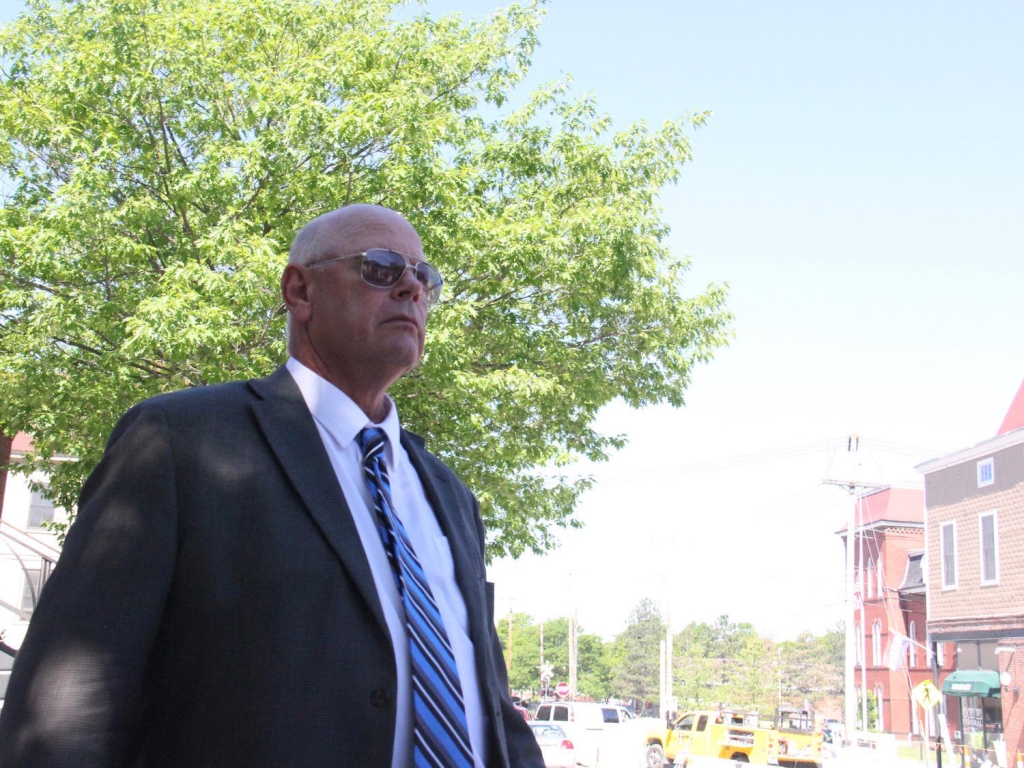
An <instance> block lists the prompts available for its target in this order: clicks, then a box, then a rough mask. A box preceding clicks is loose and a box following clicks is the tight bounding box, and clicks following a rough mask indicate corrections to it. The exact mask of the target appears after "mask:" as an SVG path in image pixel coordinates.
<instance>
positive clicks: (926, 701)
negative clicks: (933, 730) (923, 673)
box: [914, 680, 942, 709]
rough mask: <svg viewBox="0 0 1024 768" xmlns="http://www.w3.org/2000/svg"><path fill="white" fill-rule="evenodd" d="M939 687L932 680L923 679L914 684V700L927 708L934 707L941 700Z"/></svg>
mask: <svg viewBox="0 0 1024 768" xmlns="http://www.w3.org/2000/svg"><path fill="white" fill-rule="evenodd" d="M941 698H942V697H941V696H940V695H939V689H938V688H936V687H935V683H933V682H932V681H931V680H922V681H921V682H920V683H918V684H917V685H915V686H914V701H916V702H917V703H918V704H920V705H921V706H922V707H924V708H925V709H932V708H934V707H935V706H936V705H937V704H938V703H939V701H940V700H941Z"/></svg>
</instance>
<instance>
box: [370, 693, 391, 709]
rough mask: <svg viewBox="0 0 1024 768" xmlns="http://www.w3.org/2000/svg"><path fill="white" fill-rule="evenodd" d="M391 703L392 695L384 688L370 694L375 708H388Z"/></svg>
mask: <svg viewBox="0 0 1024 768" xmlns="http://www.w3.org/2000/svg"><path fill="white" fill-rule="evenodd" d="M390 701H391V694H390V693H388V692H387V691H385V690H384V689H383V688H378V689H377V690H376V691H373V692H372V693H371V694H370V703H371V704H373V706H375V707H386V706H387V705H388V702H390Z"/></svg>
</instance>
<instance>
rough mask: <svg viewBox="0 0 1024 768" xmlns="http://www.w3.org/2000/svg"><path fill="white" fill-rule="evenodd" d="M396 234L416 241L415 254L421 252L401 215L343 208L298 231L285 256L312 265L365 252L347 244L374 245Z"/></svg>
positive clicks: (372, 208)
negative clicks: (366, 243)
mask: <svg viewBox="0 0 1024 768" xmlns="http://www.w3.org/2000/svg"><path fill="white" fill-rule="evenodd" d="M395 232H401V233H402V234H403V235H404V236H406V237H409V238H411V239H413V240H415V242H416V243H417V250H422V245H420V236H419V235H418V234H417V232H416V230H415V229H414V228H413V226H412V224H410V223H409V222H408V221H406V220H405V217H404V216H402V215H401V214H400V213H397V212H395V211H392V210H391V209H390V208H383V207H381V206H379V205H369V204H366V203H359V204H357V205H346V206H345V207H344V208H338V209H336V210H333V211H328V212H327V213H324V214H321V215H320V216H317V217H316V218H315V219H313V220H312V221H311V222H309V224H307V225H306V226H304V227H303V228H302V229H300V230H299V231H298V232H297V233H296V235H295V239H294V240H293V241H292V247H291V249H290V250H289V252H288V263H289V264H315V263H316V262H318V261H322V260H323V259H328V258H331V257H333V256H347V255H348V254H349V253H357V252H358V251H360V250H364V248H363V247H359V248H356V249H355V250H352V248H354V246H350V245H349V243H357V242H358V243H364V242H375V240H376V239H378V238H379V237H382V236H384V235H389V236H390V235H393V234H394V233H395ZM406 255H411V254H406Z"/></svg>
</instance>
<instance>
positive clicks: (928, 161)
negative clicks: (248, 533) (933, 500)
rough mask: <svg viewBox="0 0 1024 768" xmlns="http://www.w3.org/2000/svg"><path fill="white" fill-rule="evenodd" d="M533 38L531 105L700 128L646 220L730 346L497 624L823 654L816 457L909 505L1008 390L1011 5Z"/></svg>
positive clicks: (610, 415) (586, 5)
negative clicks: (725, 326)
mask: <svg viewBox="0 0 1024 768" xmlns="http://www.w3.org/2000/svg"><path fill="white" fill-rule="evenodd" d="M19 7H20V4H19V3H12V2H10V0H0V20H5V19H9V18H11V17H12V16H13V15H14V13H15V12H16V9H17V8H19ZM425 7H426V10H427V11H429V12H430V13H432V14H435V15H439V14H444V13H449V12H455V11H458V12H462V13H463V14H464V15H467V16H480V15H484V14H486V13H487V12H489V11H490V10H492V9H493V8H495V7H498V4H497V3H493V2H482V1H479V0H428V2H427V3H426V5H425ZM540 40H541V48H540V49H539V51H538V52H537V54H536V55H535V56H534V66H533V70H532V75H531V78H530V82H529V83H528V84H527V87H529V85H531V84H532V85H535V84H537V83H540V82H547V81H550V80H553V79H556V78H559V77H561V76H562V75H565V74H571V75H572V76H573V79H574V85H573V92H574V93H577V94H583V93H588V92H589V93H592V94H593V95H594V96H595V98H596V99H597V102H598V104H599V106H600V107H601V109H602V111H604V112H606V113H607V114H609V115H610V116H611V117H612V118H613V120H614V123H615V125H616V126H617V127H619V128H625V127H626V126H627V125H628V124H629V123H631V122H633V121H636V120H645V121H647V122H648V123H649V124H652V125H656V124H659V123H661V122H662V121H664V120H666V119H669V118H674V117H677V116H679V115H681V114H684V113H691V112H694V111H698V110H704V109H710V110H711V111H712V112H713V115H712V117H711V119H710V121H709V122H708V124H707V126H706V127H705V128H703V129H701V130H700V131H699V132H697V133H695V134H694V136H693V151H694V160H693V162H692V163H691V164H690V165H688V166H687V167H686V169H685V170H684V172H683V177H682V180H681V183H680V184H679V185H678V186H676V187H673V188H670V189H668V190H666V191H665V193H664V195H663V198H662V203H663V205H664V209H665V218H666V220H667V221H668V222H669V223H670V224H671V226H672V235H671V240H670V243H671V246H672V248H673V250H674V251H675V252H677V253H680V254H688V255H690V256H691V257H692V259H693V271H692V273H691V280H690V282H689V284H688V286H687V287H686V288H685V289H684V291H685V290H690V291H697V290H699V289H700V288H701V287H702V286H703V285H706V284H707V283H709V282H712V281H714V282H728V283H729V285H730V299H729V303H730V306H731V308H732V310H733V311H734V312H735V314H736V318H737V319H736V324H735V331H736V339H735V340H734V342H733V343H732V345H731V346H730V347H729V348H728V349H726V350H723V351H722V352H721V353H720V354H719V356H718V358H717V359H716V360H715V361H714V362H712V363H711V364H710V365H708V366H705V367H704V368H702V369H700V370H698V371H697V372H696V374H695V376H694V382H693V386H692V387H691V389H690V392H689V395H688V398H687V400H688V405H687V407H686V408H685V409H683V410H681V411H672V410H670V409H665V408H652V409H649V410H648V411H645V412H643V413H640V414H636V413H629V412H626V411H625V410H624V409H621V408H618V407H612V408H609V409H608V411H607V412H606V413H605V414H603V416H602V419H601V427H602V428H603V429H605V430H607V431H614V432H621V433H626V434H627V435H628V436H629V438H630V445H629V447H628V448H627V449H625V450H624V451H623V452H622V453H621V454H619V455H618V456H616V457H615V458H614V459H613V460H612V461H611V462H610V463H608V464H607V465H605V466H603V467H600V468H598V469H597V470H596V477H597V479H598V485H597V487H596V489H595V491H594V492H592V493H590V494H589V495H588V496H586V497H585V498H584V499H583V501H582V504H581V506H580V516H581V519H582V520H583V521H584V523H585V526H586V527H585V528H584V530H582V531H572V532H567V533H566V535H565V536H564V537H563V546H562V548H561V549H560V550H559V551H557V552H555V553H553V554H551V555H549V556H547V557H545V558H532V557H530V558H525V559H523V560H521V561H519V562H517V563H498V564H496V565H495V566H494V567H492V569H491V576H492V578H493V579H494V580H495V581H496V582H497V611H498V613H499V614H504V613H507V612H508V610H509V607H510V606H511V607H512V608H513V609H514V610H516V611H524V612H527V613H531V614H532V615H534V616H535V617H537V618H549V617H554V616H557V615H565V614H566V613H568V612H569V611H570V610H572V609H575V610H577V611H578V615H579V619H580V622H581V624H582V625H583V628H584V629H585V630H587V631H594V632H598V633H599V634H602V635H605V636H610V635H612V634H614V633H616V632H618V631H620V630H621V628H622V626H623V625H624V623H625V620H626V616H627V614H628V612H629V610H630V609H631V608H632V606H633V605H634V604H635V603H636V601H637V600H639V599H640V598H642V597H647V596H649V597H653V598H655V599H657V600H658V601H659V602H660V603H661V604H662V605H663V607H664V608H665V609H667V610H670V611H671V615H672V621H673V623H674V624H682V623H685V622H688V621H690V620H692V619H696V620H707V621H710V620H713V619H714V618H715V617H716V616H717V615H719V614H721V613H728V614H730V616H731V617H732V618H733V619H734V620H744V621H752V622H754V623H755V624H756V625H757V626H758V628H759V629H761V630H763V631H766V632H770V633H772V634H773V635H774V636H775V637H776V638H777V639H781V638H785V637H790V636H793V635H795V634H796V633H797V632H798V631H800V630H801V629H804V628H808V629H812V630H815V631H820V630H822V629H824V628H825V627H827V626H830V625H831V624H832V623H834V621H835V620H837V619H839V618H841V617H842V615H843V610H842V602H841V601H842V592H841V590H842V549H841V547H840V544H839V541H838V539H837V537H836V536H835V535H834V531H835V530H836V529H837V528H838V527H839V526H840V525H842V524H843V522H844V520H845V516H846V514H847V510H848V508H849V504H848V501H847V499H846V498H845V496H844V495H843V494H842V492H840V491H838V490H835V489H834V488H831V487H828V486H822V485H821V479H822V477H823V476H825V475H826V474H827V473H828V471H829V465H830V460H831V458H832V452H833V451H834V450H835V449H836V448H837V446H838V445H839V443H838V442H837V439H838V438H840V437H842V436H843V435H845V434H847V433H848V432H851V431H856V432H858V433H859V434H860V435H862V437H863V438H864V441H865V443H864V445H865V447H867V446H870V448H869V449H868V451H867V456H866V461H867V463H868V465H869V466H870V467H871V468H872V471H873V473H874V476H875V477H874V479H876V480H877V481H880V482H890V483H894V484H904V485H905V484H908V483H914V482H917V483H919V482H920V478H919V476H918V475H917V473H916V472H915V471H914V469H913V467H914V465H915V464H917V463H920V462H921V461H923V460H924V459H926V458H931V457H933V456H937V455H941V454H942V453H944V452H949V451H953V450H956V449H958V448H961V447H964V446H966V445H970V444H973V443H975V442H978V441H980V440H983V439H985V438H988V437H991V436H993V435H994V434H995V431H996V429H997V427H998V426H999V423H1000V421H1001V420H1002V417H1003V414H1004V412H1005V411H1006V409H1007V408H1008V407H1009V404H1010V401H1011V399H1012V398H1013V395H1014V393H1015V392H1016V391H1017V388H1018V386H1019V385H1020V383H1021V380H1022V378H1024V354H1022V353H1024V334H1022V328H1024V311H1022V309H1021V297H1022V296H1024V258H1022V257H1024V253H1022V251H1024V147H1022V141H1024V86H1022V85H1021V81H1020V75H1021V72H1024V43H1022V41H1024V3H1021V2H981V3H973V4H968V3H953V2H937V1H933V0H929V1H928V2H901V3H891V2H873V1H867V2H858V3H837V2H818V1H817V0H815V1H813V2H812V1H811V0H807V1H806V2H802V3H795V2H770V3H766V2H752V1H745V2H744V1H740V0H729V1H728V2H726V1H725V0H722V1H721V2H705V1H701V2H688V1H686V0H664V1H655V0H634V2H632V3H629V4H628V6H627V5H626V4H623V3H613V2H607V1H606V0H554V1H553V2H551V3H550V4H549V6H548V13H547V20H546V22H545V24H544V26H543V27H542V29H541V32H540ZM830 441H831V442H830ZM793 446H811V447H809V448H806V449H802V450H799V451H793V452H790V454H786V453H785V452H784V451H782V449H787V448H791V447H793ZM740 455H743V456H747V455H752V456H753V457H754V458H752V459H750V460H749V461H745V462H738V461H735V460H732V459H731V457H735V456H740ZM890 576H891V578H892V579H893V580H894V581H895V582H896V583H898V581H899V579H900V577H901V576H902V574H891V575H890ZM783 597H784V598H785V599H782V598H783ZM774 598H779V599H774ZM794 598H798V599H794ZM779 606H782V607H781V608H780V607H779Z"/></svg>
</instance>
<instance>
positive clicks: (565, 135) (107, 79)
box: [0, 0, 730, 556]
mask: <svg viewBox="0 0 1024 768" xmlns="http://www.w3.org/2000/svg"><path fill="white" fill-rule="evenodd" d="M26 5H27V8H28V11H27V13H26V14H25V15H24V16H22V17H21V18H20V19H18V20H17V21H15V22H14V23H12V24H10V25H9V26H7V27H6V28H4V29H2V30H0V180H2V183H0V187H2V188H3V192H2V195H3V196H2V199H0V383H2V384H3V386H2V387H0V391H2V392H3V397H2V398H0V432H3V433H5V434H7V435H14V434H16V432H17V431H18V430H24V431H26V432H29V433H31V434H32V435H33V438H34V440H35V453H34V454H33V455H32V456H30V457H28V460H27V461H26V462H25V464H24V465H23V468H24V470H25V471H30V470H32V469H33V468H36V467H45V468H46V469H47V470H50V471H51V478H50V485H49V492H50V493H52V494H53V495H54V497H55V499H56V501H57V503H58V504H59V505H60V506H62V507H64V508H66V509H69V510H73V508H74V504H75V501H76V499H77V496H78V493H79V490H80V488H81V486H82V483H83V482H84V478H85V477H86V476H87V475H88V473H89V472H90V470H91V469H92V468H93V467H94V466H95V464H96V463H97V461H98V460H99V458H100V456H101V455H102V452H103V447H104V443H105V441H106V438H107V436H108V435H109V433H110V431H111V429H112V427H113V425H114V423H115V421H116V419H117V418H118V416H119V415H120V414H121V413H122V412H124V410H126V409H127V408H128V407H129V406H130V405H132V404H133V403H136V402H138V401H139V400H141V399H143V398H145V397H147V396H149V395H153V394H156V393H159V392H165V391H168V390H173V389H180V388H182V387H190V386H199V385H204V384H212V383H216V382H221V381H225V380H228V379H237V378H246V377H252V376H262V375H266V374H268V373H270V372H271V371H272V370H273V369H274V368H275V367H276V366H277V365H279V364H280V363H282V362H283V361H284V358H285V349H284V324H285V317H284V313H283V312H282V306H281V298H280V295H279V291H278V289H277V285H278V279H279V275H280V272H281V268H282V266H283V264H284V263H285V260H286V251H287V249H288V245H289V242H290V241H291V238H292V236H293V234H294V232H295V231H296V229H297V228H299V227H300V226H301V225H302V224H304V223H306V222H307V221H309V220H310V219H311V218H312V217H314V216H316V215H317V214H320V213H323V212H325V211H327V210H330V209H332V208H334V207H337V206H340V205H343V204H345V203H349V202H374V203H380V204H384V205H387V206H390V207H392V208H394V209H396V210H399V211H401V212H403V213H405V214H406V215H407V216H408V218H409V220H410V221H411V222H412V224H413V225H415V226H416V228H417V229H418V230H419V232H420V233H421V235H422V237H423V246H424V250H425V252H426V254H427V255H428V257H429V258H430V260H431V261H432V262H435V263H436V265H437V266H438V267H439V268H440V269H441V271H442V272H443V274H444V276H445V279H446V282H445V288H444V292H445V297H444V299H443V300H442V302H441V303H440V304H439V305H438V306H437V307H436V308H435V309H434V310H433V311H432V312H431V317H430V321H429V323H428V327H427V333H428V335H429V336H430V339H429V343H428V347H427V349H428V352H427V355H426V357H425V358H424V360H423V363H422V365H421V366H420V367H419V368H418V369H417V370H416V371H414V372H413V373H412V374H411V375H409V376H407V377H405V378H404V379H403V380H402V381H400V382H399V383H398V384H396V386H395V387H394V389H393V394H394V396H395V399H396V401H397V402H398V404H399V408H400V410H401V413H402V417H403V421H404V423H405V424H406V425H408V426H409V427H410V428H411V429H413V430H414V431H417V432H420V433H421V434H424V435H426V436H428V439H429V444H430V446H431V448H432V449H433V450H434V451H435V452H436V453H438V454H439V455H440V456H441V457H442V458H444V459H445V460H447V461H448V462H449V463H450V464H451V465H452V467H453V468H454V469H455V470H456V471H457V472H458V473H459V474H460V475H461V476H462V477H463V478H464V479H465V480H466V482H467V484H468V485H469V486H470V487H472V488H473V489H475V490H476V491H477V492H478V496H479V500H480V505H481V512H482V514H483V517H484V519H485V521H486V523H487V527H488V531H489V535H490V540H489V542H488V544H489V546H488V551H489V553H490V554H491V555H506V554H510V555H513V556H515V555H519V554H520V553H522V552H523V551H525V550H534V551H538V552H540V551H544V550H546V549H548V548H549V547H550V546H551V545H552V543H553V541H554V535H555V533H556V532H557V531H558V529H559V528H561V527H564V526H573V525H578V524H579V521H578V520H577V518H576V517H575V506H576V503H577V500H578V498H579V495H580V493H582V492H583V491H584V490H585V489H586V488H587V487H588V485H589V480H588V479H587V478H579V479H575V478H568V477H566V476H563V475H562V474H560V473H559V471H558V470H559V468H560V467H565V466H566V465H567V464H569V463H571V462H574V461H575V460H577V459H578V458H581V457H583V458H588V459H591V460H601V459H603V458H606V457H607V456H608V455H609V453H610V452H611V451H613V450H615V449H616V448H617V447H619V446H621V445H622V440H621V439H620V438H618V437H616V436H604V435H601V434H599V433H598V432H596V431H595V429H594V420H595V418H596V415H597V413H598V412H599V410H600V409H601V408H602V407H603V406H604V405H606V404H607V403H609V402H611V401H613V400H615V399H621V400H622V401H624V402H626V403H628V404H629V405H631V406H633V407H641V406H644V405H647V404H650V403H661V402H667V403H670V404H673V405H677V406H678V405H681V404H682V403H683V394H684V390H685V388H686V386H687V385H688V383H689V380H690V375H691V371H692V369H693V367H694V366H695V365H697V364H698V363H700V362H702V361H706V360H708V359H709V358H710V357H711V355H712V353H713V352H714V350H715V349H716V348H717V347H719V346H720V345H722V344H723V343H725V341H726V339H727V336H728V328H727V326H728V322H729V319H730V318H729V315H728V313H727V312H726V311H725V309H724V292H723V290H722V289H721V288H719V287H717V286H713V285H712V286H709V287H707V288H706V289H703V290H698V291H697V292H696V295H695V296H687V295H684V294H683V292H682V289H681V285H682V283H683V278H684V276H685V273H686V270H687V263H686V261H685V260H683V259H680V258H675V257H673V256H672V255H671V254H670V253H669V250H668V247H667V241H666V238H667V235H668V228H667V226H666V225H665V223H664V221H663V214H662V210H661V208H660V206H659V204H658V194H659V191H660V190H661V189H662V188H663V187H664V186H665V185H666V184H670V183H673V182H674V181H676V180H677V179H678V177H679V174H680V170H681V166H682V164H683V163H684V162H685V161H686V160H687V159H688V158H689V156H690V149H689V143H688V137H687V134H688V131H689V130H690V129H691V128H692V127H693V126H694V125H699V124H701V123H702V122H703V120H704V116H703V115H697V116H695V117H692V118H684V119H679V120H675V121H671V122H667V123H665V124H664V125H663V126H661V127H659V128H657V129H649V128H648V127H647V126H645V125H643V124H637V125H634V126H632V127H629V128H627V129H626V130H624V131H621V132H617V133H613V132H612V131H611V123H610V120H609V119H608V118H607V117H605V116H604V115H602V114H600V113H599V112H598V110H597V108H596V106H595V104H594V103H593V101H592V100H591V99H590V98H587V97H585V98H582V99H574V98H570V97H569V96H567V90H566V88H565V87H564V86H563V85H559V84H554V85H546V86H542V87H540V88H539V89H538V90H537V91H536V92H535V93H533V94H532V95H528V96H526V97H525V98H522V99H519V100H518V102H519V105H518V106H517V107H515V108H511V107H510V102H509V99H510V97H511V95H512V91H513V89H514V88H515V86H516V85H517V84H518V83H520V82H521V81H522V80H523V78H524V77H525V75H526V71H527V68H528V65H529V59H530V56H531V55H532V53H533V50H534V47H535V45H536V41H537V37H536V33H537V29H538V26H539V24H540V19H541V11H540V8H539V5H538V4H537V3H531V4H529V5H527V6H525V7H524V6H518V5H512V6H510V7H509V8H508V9H506V10H500V11H496V12H495V13H494V14H492V15H491V16H490V17H489V18H488V19H487V20H486V21H467V20H465V19H463V18H462V17H460V16H457V15H453V16H447V17H444V18H433V17H431V16H429V15H426V14H422V15H419V16H415V17H412V16H407V15H397V14H395V13H394V11H395V8H396V7H397V6H398V5H400V3H399V2H398V1H397V0H345V1H344V2H335V1H333V0H328V2H320V1H319V0H209V1H207V2H201V3H196V2H191V0H160V2H157V1H156V0H90V1H89V2H49V1H48V0H27V2H26ZM56 453H67V454H71V455H74V456H76V457H77V459H78V460H77V461H68V462H61V463H58V464H50V463H49V461H48V460H49V459H50V458H51V457H53V456H54V455H55V454H56ZM542 467H543V468H548V469H549V470H550V469H553V470H555V471H553V472H552V471H545V472H538V471H537V469H538V468H542Z"/></svg>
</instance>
